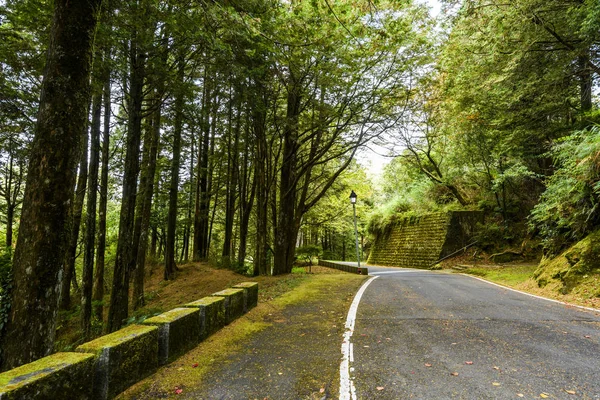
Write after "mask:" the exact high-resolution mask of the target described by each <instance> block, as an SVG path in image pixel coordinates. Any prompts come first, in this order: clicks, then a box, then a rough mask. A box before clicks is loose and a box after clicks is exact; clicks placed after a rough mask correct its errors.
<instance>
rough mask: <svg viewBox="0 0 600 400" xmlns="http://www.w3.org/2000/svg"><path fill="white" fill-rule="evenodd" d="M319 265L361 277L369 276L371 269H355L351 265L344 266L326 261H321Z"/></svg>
mask: <svg viewBox="0 0 600 400" xmlns="http://www.w3.org/2000/svg"><path fill="white" fill-rule="evenodd" d="M319 265H320V266H321V267H327V268H334V269H338V270H340V271H344V272H350V273H353V274H359V275H369V268H366V267H362V266H361V267H360V268H358V267H353V266H351V265H346V264H342V263H339V262H335V261H326V260H319Z"/></svg>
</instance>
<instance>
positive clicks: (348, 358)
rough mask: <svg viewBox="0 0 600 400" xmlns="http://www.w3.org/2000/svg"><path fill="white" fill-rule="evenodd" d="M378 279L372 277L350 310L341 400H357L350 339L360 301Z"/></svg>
mask: <svg viewBox="0 0 600 400" xmlns="http://www.w3.org/2000/svg"><path fill="white" fill-rule="evenodd" d="M377 278H378V276H374V277H372V278H371V279H369V280H368V281H366V282H365V283H364V284H363V285H362V286H361V287H360V289H359V290H358V292H357V293H356V296H354V300H353V301H352V304H351V305H350V310H348V317H347V318H346V331H345V332H344V340H343V342H342V362H341V364H340V400H356V388H355V387H354V382H353V381H352V378H350V362H353V361H354V354H353V353H354V352H353V351H352V350H353V346H352V343H351V342H350V339H351V338H352V334H353V333H354V323H355V322H356V312H357V311H358V304H359V303H360V299H361V297H362V295H363V293H364V292H365V290H366V289H367V287H368V286H369V285H370V284H371V282H373V281H374V280H375V279H377Z"/></svg>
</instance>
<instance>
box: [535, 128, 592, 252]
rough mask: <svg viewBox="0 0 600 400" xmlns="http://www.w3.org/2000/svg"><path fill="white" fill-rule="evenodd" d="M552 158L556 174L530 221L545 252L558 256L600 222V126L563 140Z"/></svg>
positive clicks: (549, 182)
mask: <svg viewBox="0 0 600 400" xmlns="http://www.w3.org/2000/svg"><path fill="white" fill-rule="evenodd" d="M551 156H552V157H553V159H554V165H555V167H556V172H555V173H554V174H553V175H552V176H551V177H549V178H548V180H547V187H546V191H545V192H544V193H543V194H542V197H541V200H540V202H539V203H538V204H537V205H536V206H535V207H534V209H533V211H532V213H531V216H530V219H529V221H530V227H531V229H533V230H535V231H537V232H538V234H539V235H540V236H541V237H542V240H543V245H544V250H545V251H546V253H547V254H548V255H555V254H557V253H558V252H560V251H561V250H562V249H564V248H565V247H566V246H567V245H569V244H571V243H573V242H575V241H577V240H580V239H582V238H583V237H584V236H585V235H586V234H587V233H589V232H590V231H592V230H593V229H594V228H595V227H597V226H598V225H599V223H600V209H599V204H598V203H599V202H600V126H598V125H595V126H593V127H591V128H589V129H585V130H581V131H577V132H575V133H573V134H572V135H570V136H568V137H566V138H564V139H562V140H561V141H560V142H559V143H557V144H556V145H555V146H554V148H553V149H552V150H551Z"/></svg>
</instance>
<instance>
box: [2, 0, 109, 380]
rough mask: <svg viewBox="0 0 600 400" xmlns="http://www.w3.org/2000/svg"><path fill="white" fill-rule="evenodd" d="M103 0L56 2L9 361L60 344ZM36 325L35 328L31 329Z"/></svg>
mask: <svg viewBox="0 0 600 400" xmlns="http://www.w3.org/2000/svg"><path fill="white" fill-rule="evenodd" d="M100 3H101V1H100V0H89V1H80V2H76V1H66V0H56V1H55V2H54V20H53V23H52V30H51V34H50V38H51V39H50V44H49V47H48V53H47V59H46V69H45V73H44V80H43V83H42V92H41V98H40V108H39V113H38V118H37V125H36V132H35V137H34V140H33V144H32V150H31V157H30V162H29V173H28V177H27V185H26V188H25V201H24V203H23V212H22V218H21V224H20V227H19V240H18V243H17V247H16V250H15V256H14V260H13V274H14V288H13V290H12V293H11V310H10V312H9V318H8V322H7V327H6V331H5V334H4V337H3V338H2V353H3V354H2V369H3V370H7V369H10V368H14V367H16V366H18V365H21V364H24V363H28V362H31V361H33V360H35V359H37V358H40V357H43V356H45V355H47V354H49V353H50V351H51V350H52V347H53V344H54V335H55V328H56V315H57V311H58V299H59V296H60V281H61V277H60V276H61V271H62V267H63V263H64V253H65V250H66V246H65V245H66V238H67V237H68V232H67V231H66V230H65V227H66V220H67V216H68V209H69V200H70V199H71V197H72V188H73V185H74V182H75V171H76V167H77V159H78V156H79V152H78V150H79V148H80V140H81V135H82V132H84V131H85V128H86V124H87V122H86V121H87V105H88V102H89V75H90V65H91V57H92V45H93V38H94V30H95V27H96V22H97V12H98V9H99V7H100ZM32 327H35V329H32Z"/></svg>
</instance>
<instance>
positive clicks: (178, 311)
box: [144, 308, 198, 325]
mask: <svg viewBox="0 0 600 400" xmlns="http://www.w3.org/2000/svg"><path fill="white" fill-rule="evenodd" d="M197 312H198V310H194V309H191V308H175V309H173V310H170V311H167V312H164V313H162V314H160V315H157V316H155V317H152V318H148V319H147V320H145V321H144V324H147V325H158V324H167V323H170V322H173V321H175V320H177V319H179V318H182V317H185V316H187V315H190V314H194V313H197Z"/></svg>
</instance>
